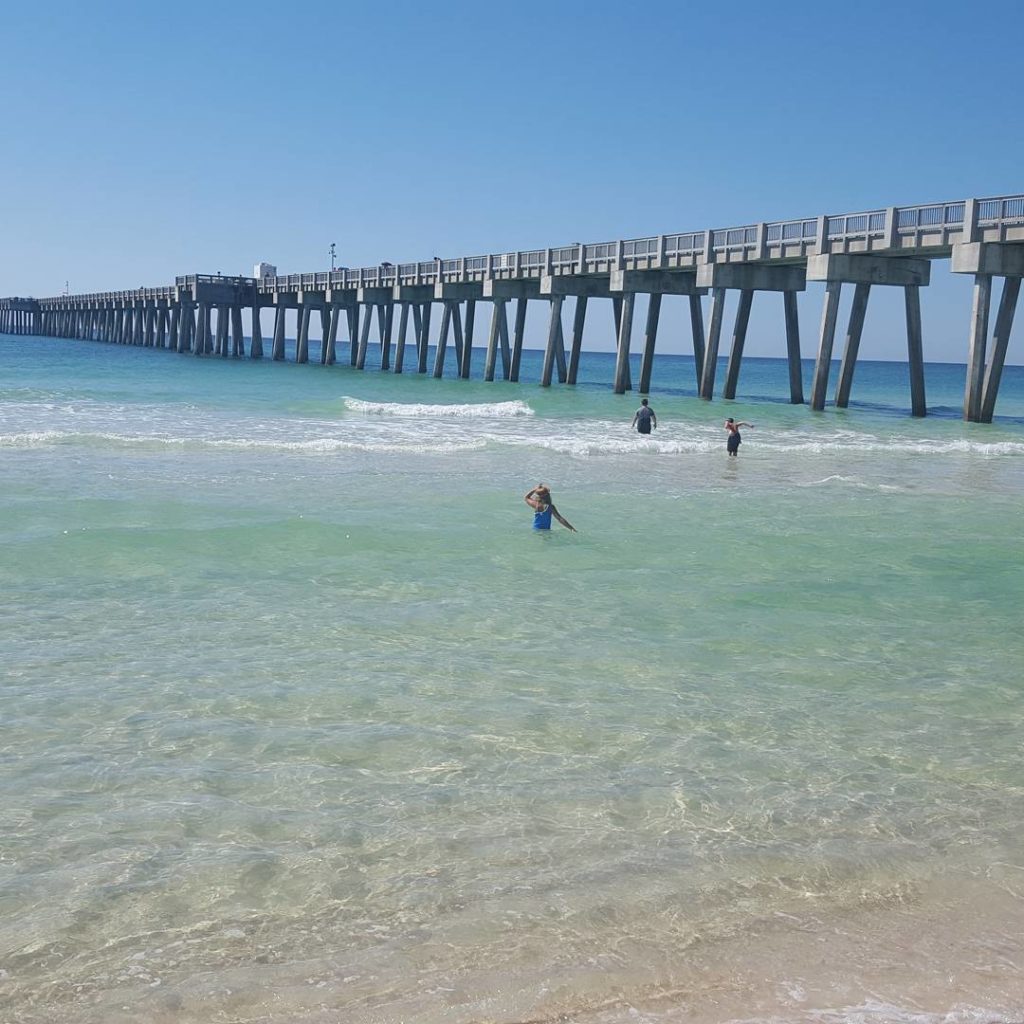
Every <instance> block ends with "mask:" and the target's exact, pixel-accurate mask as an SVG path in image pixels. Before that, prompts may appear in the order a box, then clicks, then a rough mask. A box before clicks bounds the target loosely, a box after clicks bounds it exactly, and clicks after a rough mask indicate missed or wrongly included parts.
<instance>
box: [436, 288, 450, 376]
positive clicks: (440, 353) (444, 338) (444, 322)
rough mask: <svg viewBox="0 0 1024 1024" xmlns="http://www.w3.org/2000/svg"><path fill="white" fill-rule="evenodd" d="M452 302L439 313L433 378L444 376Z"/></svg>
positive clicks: (446, 303) (447, 303) (445, 305)
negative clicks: (439, 322)
mask: <svg viewBox="0 0 1024 1024" xmlns="http://www.w3.org/2000/svg"><path fill="white" fill-rule="evenodd" d="M452 305H453V303H452V302H447V301H446V302H445V303H444V308H443V310H442V312H441V333H440V335H439V336H438V339H437V354H436V355H435V356H434V376H435V377H443V376H444V357H445V353H446V351H447V349H448V331H449V330H450V328H451V322H452Z"/></svg>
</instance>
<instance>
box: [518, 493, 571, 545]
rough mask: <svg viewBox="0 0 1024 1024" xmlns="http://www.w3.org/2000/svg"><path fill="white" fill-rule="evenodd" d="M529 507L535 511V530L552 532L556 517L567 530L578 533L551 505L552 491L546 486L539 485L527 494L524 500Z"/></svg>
mask: <svg viewBox="0 0 1024 1024" xmlns="http://www.w3.org/2000/svg"><path fill="white" fill-rule="evenodd" d="M523 500H524V501H525V502H526V504H527V505H529V506H530V508H532V509H533V528H534V529H535V530H550V529H551V517H552V516H554V517H555V518H556V519H557V520H558V521H559V522H560V523H561V524H562V525H563V526H564V527H565V528H566V529H567V530H572V532H573V533H576V527H575V526H573V525H572V523H570V522H569V520H568V519H564V518H563V517H562V516H560V515H559V514H558V509H557V508H555V506H554V505H552V504H551V491H550V490H548V488H547V486H546V485H545V484H537V486H536V487H534V488H532V489H531V490H529V491H527V492H526V496H525V497H524V498H523Z"/></svg>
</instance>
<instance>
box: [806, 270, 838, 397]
mask: <svg viewBox="0 0 1024 1024" xmlns="http://www.w3.org/2000/svg"><path fill="white" fill-rule="evenodd" d="M842 290H843V283H842V281H829V282H828V283H827V284H826V285H825V306H824V308H823V310H822V313H821V332H820V334H819V337H818V358H817V361H816V362H815V364H814V382H813V384H812V385H811V408H812V409H814V410H815V412H821V411H822V409H824V408H825V395H826V394H827V393H828V376H829V370H830V369H831V367H832V344H833V342H834V341H835V336H836V319H837V317H838V315H839V299H840V297H841V295H842Z"/></svg>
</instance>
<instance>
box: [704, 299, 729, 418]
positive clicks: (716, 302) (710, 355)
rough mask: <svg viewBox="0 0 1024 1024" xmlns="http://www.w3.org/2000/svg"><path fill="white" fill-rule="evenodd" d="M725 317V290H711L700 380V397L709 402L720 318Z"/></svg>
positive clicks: (711, 392) (716, 362)
mask: <svg viewBox="0 0 1024 1024" xmlns="http://www.w3.org/2000/svg"><path fill="white" fill-rule="evenodd" d="M724 315H725V289H724V288H712V290H711V320H710V322H709V323H708V339H707V345H706V346H705V348H704V367H703V372H702V373H701V378H700V397H701V398H703V399H704V400H705V401H708V402H710V401H711V399H712V398H714V396H715V371H716V370H717V369H718V343H719V340H720V339H721V337H722V318H723V316H724Z"/></svg>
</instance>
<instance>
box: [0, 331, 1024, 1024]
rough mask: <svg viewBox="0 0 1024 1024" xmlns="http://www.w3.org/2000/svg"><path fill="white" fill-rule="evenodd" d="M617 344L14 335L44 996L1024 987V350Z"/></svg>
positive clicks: (7, 921) (827, 1002)
mask: <svg viewBox="0 0 1024 1024" xmlns="http://www.w3.org/2000/svg"><path fill="white" fill-rule="evenodd" d="M536 362H537V355H536V354H533V353H527V354H526V356H525V357H524V379H527V380H536V377H537V373H536V372H535V371H536V366H535V363H536ZM582 374H583V378H584V380H583V382H582V383H581V385H580V386H579V387H577V388H576V389H575V390H573V389H560V388H558V387H557V386H556V387H555V388H552V389H550V390H541V389H539V388H538V387H536V385H534V384H522V385H509V384H503V383H497V384H484V383H483V382H482V381H479V380H473V381H468V382H467V381H455V380H444V381H434V380H430V379H424V378H420V377H417V376H415V375H405V376H403V377H400V378H395V377H393V376H391V375H385V374H379V373H376V372H373V371H368V372H365V373H359V372H357V371H354V370H351V369H349V368H348V367H347V366H337V367H333V368H321V367H319V366H304V367H299V366H294V365H290V364H289V365H279V364H278V365H275V364H271V363H269V362H263V363H258V364H257V363H247V362H243V363H236V362H234V361H225V362H222V361H219V360H214V359H207V360H199V359H195V358H194V357H187V356H177V355H175V354H170V353H165V352H160V351H151V350H140V349H123V348H117V347H113V346H107V345H100V344H96V343H86V342H65V341H54V340H43V339H25V338H21V339H13V338H0V543H2V550H3V556H2V558H0V592H2V593H3V594H4V596H5V600H4V601H2V602H0V628H2V635H3V637H4V649H5V657H4V661H3V667H2V672H0V679H2V686H3V691H2V693H3V702H2V732H0V970H2V972H3V973H2V974H0V1008H2V1010H3V1012H2V1014H0V1019H2V1020H3V1021H4V1022H5V1024H6V1022H8V1021H9V1022H25V1024H29V1022H31V1024H36V1022H44V1021H46V1022H49V1021H53V1020H57V1019H59V1020H62V1021H71V1022H82V1024H85V1022H94V1021H95V1022H98V1021H104V1022H107V1021H115V1022H116V1021H129V1020H130V1021H154V1022H157V1021H159V1022H163V1021H175V1022H178V1021H182V1022H196V1024H210V1022H213V1021H225V1020H230V1021H240V1022H242V1021H244V1022H256V1021H260V1022H273V1024H283V1022H285V1021H288V1022H292V1021H304V1020H308V1021H318V1022H319V1021H324V1022H326V1021H335V1020H345V1021H353V1022H357V1024H363V1022H366V1024H369V1022H398V1021H406V1022H416V1024H434V1022H440V1021H445V1022H482V1021H496V1022H499V1021H500V1022H517V1021H546V1020H567V1021H579V1022H580V1024H591V1022H593V1024H598V1022H599V1024H610V1022H614V1024H618V1022H620V1021H641V1022H643V1021H649V1022H652V1024H663V1022H664V1024H668V1022H675V1021H683V1020H686V1021H709V1022H710V1021H724V1020H759V1021H769V1020H770V1021H783V1022H784V1021H793V1022H798V1021H799V1022H804V1021H822V1022H829V1024H831V1022H839V1021H848V1022H851V1024H852V1022H860V1021H864V1022H868V1021H871V1022H874V1021H882V1020H886V1021H888V1020H907V1021H914V1022H928V1024H932V1022H935V1024H937V1022H940V1021H1008V1020H1013V1019H1016V1018H1019V1017H1020V1016H1021V1015H1022V1013H1024V977H1022V973H1021V972H1022V966H1024V964H1022V959H1021V957H1022V953H1021V950H1020V944H1019V935H1020V934H1021V933H1022V930H1024V904H1022V902H1021V896H1022V894H1024V859H1022V857H1021V852H1020V851H1021V839H1022V833H1024V826H1022V824H1021V822H1022V820H1024V775H1022V772H1021V760H1020V756H1021V743H1020V736H1021V734H1022V727H1024V688H1022V685H1021V667H1022V665H1024V637H1022V633H1021V630H1020V624H1019V611H1020V608H1021V605H1022V597H1024V582H1022V574H1021V565H1022V556H1024V540H1022V539H1021V533H1020V503H1021V498H1022V495H1024V372H1022V370H1021V369H1020V368H1017V367H1008V368H1007V372H1006V376H1005V378H1004V384H1003V392H1002V394H1001V396H1000V405H999V407H998V409H997V412H998V413H999V414H1000V418H999V420H998V421H997V423H996V424H994V425H993V426H991V427H985V426H980V425H965V424H963V423H962V422H960V421H959V419H958V418H957V409H958V405H959V402H960V394H961V391H962V385H963V367H953V366H942V365H936V366H929V367H928V384H929V400H930V402H931V403H932V406H933V407H934V408H935V409H937V412H938V415H936V416H934V417H929V418H928V419H926V420H924V421H916V420H912V419H911V418H910V417H909V416H907V414H906V406H907V404H908V397H907V386H906V368H905V367H903V366H900V365H898V364H881V363H865V364H864V365H863V366H862V367H859V368H858V378H857V381H856V382H855V386H854V397H855V399H856V400H857V404H856V405H855V406H853V407H851V409H850V410H848V411H845V412H840V411H837V410H831V409H830V410H829V411H827V412H826V413H825V414H823V415H813V414H811V413H809V411H808V410H807V409H806V408H802V407H797V408H793V407H790V406H788V405H786V404H784V403H783V402H780V401H778V400H777V399H778V396H780V395H784V394H786V390H785V380H786V370H785V364H784V363H782V362H780V361H774V360H749V361H748V362H747V363H746V364H745V366H744V377H743V379H742V380H741V392H742V394H741V398H740V400H739V401H738V402H736V403H725V402H720V401H716V402H715V403H714V404H713V405H708V404H707V403H702V402H700V401H698V400H697V399H696V398H695V397H694V396H693V367H692V361H691V360H688V359H684V358H680V357H660V358H659V361H658V364H657V367H656V371H655V386H656V389H655V391H654V392H653V394H652V398H651V401H652V405H654V407H655V408H656V410H657V413H658V416H659V424H660V425H659V429H658V431H657V433H656V434H655V435H654V436H653V437H652V438H651V439H645V438H640V437H638V436H637V435H635V434H631V433H630V431H629V430H628V423H629V420H630V417H631V415H632V412H633V409H634V407H635V404H636V399H635V397H631V396H623V397H618V398H617V397H615V396H613V395H611V394H610V393H609V390H608V387H607V381H609V380H610V378H611V357H609V356H599V355H591V356H586V357H585V358H584V363H583V367H582ZM635 374H636V370H635V369H634V377H635ZM725 415H736V416H739V417H742V418H744V419H748V420H753V421H754V423H755V424H756V426H755V427H754V428H753V429H751V430H745V431H744V444H743V446H742V448H741V453H740V456H739V458H737V459H735V460H730V459H728V458H727V457H726V455H725V451H724V433H723V431H722V429H721V420H722V418H723V416H725ZM539 480H544V481H545V482H547V483H549V484H550V485H551V486H552V488H553V491H554V497H555V501H556V502H557V503H558V506H559V508H560V510H561V511H562V513H563V514H564V515H566V516H567V517H568V518H569V519H570V520H571V521H572V522H573V523H574V525H576V526H577V527H578V529H579V531H580V532H579V534H577V535H570V534H569V533H567V532H564V531H557V532H553V533H551V534H550V535H537V534H534V533H533V532H532V531H531V530H530V529H529V525H530V513H529V510H528V509H527V508H526V506H525V505H524V504H523V501H522V495H523V493H524V492H525V491H526V490H527V488H529V487H531V486H533V485H534V484H536V483H537V482H538V481H539Z"/></svg>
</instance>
